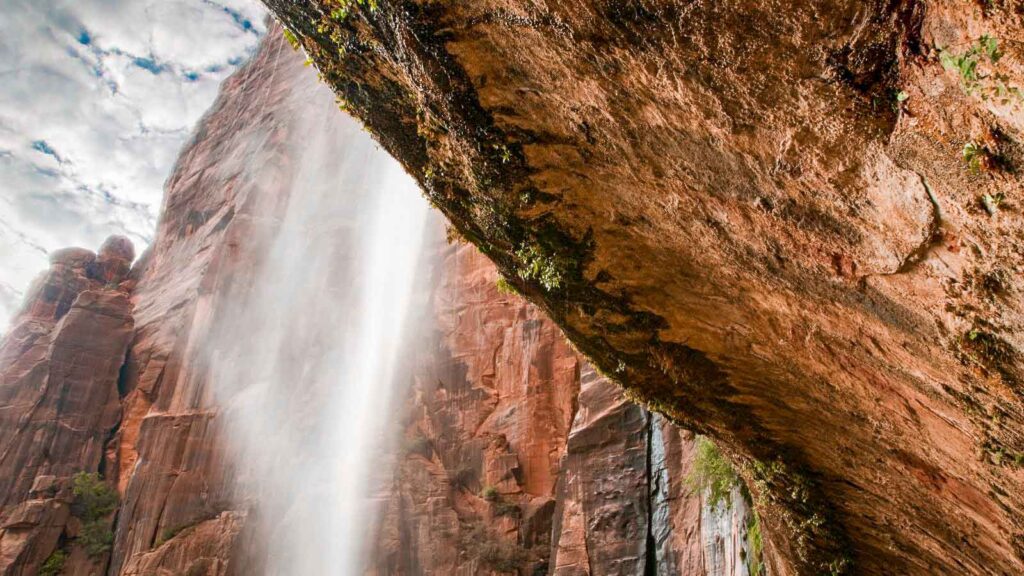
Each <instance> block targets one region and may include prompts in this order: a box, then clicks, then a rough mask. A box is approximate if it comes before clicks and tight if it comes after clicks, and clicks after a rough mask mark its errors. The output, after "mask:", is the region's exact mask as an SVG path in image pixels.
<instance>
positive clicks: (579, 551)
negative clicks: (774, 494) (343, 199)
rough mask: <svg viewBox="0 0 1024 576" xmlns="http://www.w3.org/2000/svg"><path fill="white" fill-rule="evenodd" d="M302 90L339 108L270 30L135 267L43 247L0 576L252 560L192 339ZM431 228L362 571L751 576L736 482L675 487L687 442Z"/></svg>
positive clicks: (231, 289)
mask: <svg viewBox="0 0 1024 576" xmlns="http://www.w3.org/2000/svg"><path fill="white" fill-rule="evenodd" d="M311 94H313V96H311ZM314 104H315V105H317V106H321V105H325V104H326V105H327V106H328V107H332V108H333V106H334V98H333V95H332V94H330V92H329V91H327V90H326V89H324V88H322V87H318V86H317V85H316V82H315V78H314V74H313V73H312V71H311V70H310V69H308V68H305V67H303V65H302V57H301V55H300V54H299V53H296V52H293V51H292V49H291V48H289V47H288V46H287V44H286V43H285V42H284V41H283V39H282V38H281V34H280V31H279V30H273V31H272V32H271V34H270V36H269V37H268V39H267V40H266V41H265V42H264V44H263V45H262V47H261V49H260V50H259V52H258V53H257V54H256V55H255V56H254V57H253V60H252V61H251V62H250V63H249V64H247V65H246V66H245V67H244V68H243V69H242V70H240V71H239V72H238V73H237V74H235V75H234V76H233V77H232V78H230V79H229V80H228V81H227V82H226V83H225V85H224V86H223V88H222V94H221V96H220V98H219V99H218V101H217V102H216V104H215V105H214V107H213V109H212V110H211V111H210V112H209V113H208V115H207V116H206V118H205V119H204V120H203V122H202V124H201V126H200V127H199V129H198V130H197V132H196V134H195V136H194V138H193V140H192V142H191V143H190V144H189V145H188V147H187V148H186V149H185V150H184V151H183V153H182V155H181V157H180V158H179V161H178V164H177V166H176V169H175V171H174V173H173V175H172V176H171V178H170V179H169V181H168V183H167V188H166V197H165V200H164V207H163V212H162V216H161V220H160V224H159V229H158V231H157V236H156V241H155V242H154V244H153V246H152V247H151V248H150V249H149V250H147V252H146V253H145V254H144V255H143V256H142V257H141V258H140V259H139V260H138V261H137V262H136V263H135V265H134V267H133V268H132V269H131V271H130V273H129V270H128V266H129V263H130V262H131V261H132V259H133V257H134V254H133V252H132V250H131V246H130V243H127V241H125V240H123V239H116V238H115V239H112V240H110V241H108V242H107V243H106V244H104V246H103V247H101V249H100V250H99V252H98V254H93V253H91V252H89V251H86V250H81V249H70V250H66V251H62V252H58V253H55V254H54V255H53V257H52V259H51V260H52V266H51V269H50V271H49V272H47V273H46V274H45V275H44V276H43V277H42V279H41V280H40V282H39V283H38V284H37V286H36V288H35V289H34V290H33V291H32V293H31V295H30V296H29V298H28V301H27V303H26V307H25V310H24V311H23V312H22V314H21V315H20V316H19V317H18V319H17V320H16V322H15V324H14V325H13V327H12V330H11V331H10V332H9V333H8V335H7V336H6V337H5V339H4V341H3V344H2V348H0V503H2V508H0V574H5V575H8V574H9V575H30V574H39V573H43V574H48V575H53V574H75V575H79V574H80V575H83V576H85V575H90V574H95V575H98V574H109V575H111V576H114V575H140V576H142V575H146V576H157V575H161V576H162V575H177V574H188V575H190V576H204V575H205V576H215V575H216V576H221V575H228V574H252V573H260V572H261V560H260V554H259V550H260V539H261V538H264V537H266V535H265V534H261V533H260V532H259V531H258V530H257V529H255V528H254V526H256V523H255V522H253V519H255V518H257V517H258V515H259V514H260V512H261V511H260V507H259V502H258V498H257V495H255V494H252V493H247V492H246V484H245V483H244V482H242V481H241V479H240V477H239V476H240V474H241V472H240V468H242V467H241V466H239V465H238V463H237V462H234V461H233V458H232V453H231V451H230V449H229V443H228V442H227V441H226V434H227V430H226V428H225V423H224V411H223V410H224V395H223V394H216V393H214V388H213V387H214V385H215V382H212V381H211V380H210V378H211V375H210V371H209V356H208V354H207V350H205V349H204V344H206V343H208V342H209V337H210V334H211V333H212V332H214V331H216V329H217V325H218V322H219V321H220V320H222V319H223V317H224V313H225V312H224V311H225V310H226V309H227V308H228V307H230V306H231V305H232V304H233V301H232V299H233V298H236V297H237V295H238V294H239V293H240V291H243V292H244V290H245V287H246V286H247V285H248V284H251V282H253V281H254V278H256V277H257V276H256V273H255V271H256V270H257V268H258V267H259V265H260V262H261V258H262V257H263V255H265V254H266V251H267V250H268V243H269V239H272V238H273V236H274V234H275V232H276V231H277V229H278V228H279V227H280V219H281V217H282V214H283V213H284V208H285V206H286V205H287V203H288V200H289V199H288V197H287V191H288V190H290V189H291V187H290V186H286V185H285V183H286V182H289V181H291V180H293V179H294V178H295V176H296V174H295V171H296V170H297V169H298V167H297V166H298V163H297V162H296V161H295V158H294V157H293V156H292V151H293V150H294V144H295V142H297V141H305V140H306V139H307V138H308V135H309V133H308V132H307V130H309V127H308V126H304V125H296V124H295V123H294V121H293V119H294V118H296V117H298V116H299V112H301V111H302V109H303V108H304V107H308V106H311V105H314ZM338 193H339V194H344V193H345V191H344V190H339V191H338ZM441 228H442V226H441V222H440V219H439V218H435V220H434V222H433V225H432V233H431V234H430V235H429V238H428V247H427V249H426V251H427V253H428V256H429V263H428V264H427V265H425V266H424V269H423V271H422V273H423V274H424V275H426V276H428V277H429V282H427V283H426V285H427V286H428V289H427V290H426V292H425V293H423V294H420V295H419V297H418V298H417V301H418V302H419V303H420V306H421V308H420V310H419V311H418V313H417V316H418V319H419V325H420V326H421V328H420V329H419V330H418V331H417V332H416V333H415V335H414V336H413V337H411V342H410V344H409V345H408V350H409V354H408V358H407V360H406V362H405V366H404V369H405V371H406V372H407V373H408V374H409V386H408V394H407V395H406V396H405V397H404V399H403V405H402V406H401V409H400V410H398V412H397V413H396V415H395V422H394V424H395V428H396V432H397V433H398V434H399V435H400V437H401V438H400V441H399V442H397V443H396V448H395V451H394V453H393V454H382V455H381V466H382V468H383V469H384V470H388V468H387V466H389V465H391V464H392V463H393V464H394V470H393V472H391V471H387V473H385V474H383V475H381V478H380V479H379V485H378V490H377V495H376V501H377V502H378V504H379V506H380V509H381V511H382V514H381V521H380V523H379V526H378V527H377V528H376V533H375V535H374V538H373V550H372V553H371V557H370V567H369V570H368V572H369V573H372V574H380V575H416V574H435V575H442V574H443V575H449V574H453V575H464V576H469V575H476V574H511V573H519V574H553V575H558V576H570V575H572V576H575V575H595V576H596V575H603V574H607V575H613V574H657V575H665V576H668V575H674V574H686V575H707V576H742V575H747V574H749V573H750V567H751V566H754V565H755V564H756V560H755V555H754V554H753V553H752V549H753V548H754V544H753V543H752V538H751V536H752V535H751V534H750V529H751V526H752V516H751V512H750V510H749V509H748V507H747V504H746V498H747V496H745V494H744V493H743V491H742V490H741V489H740V488H739V487H735V488H734V489H733V490H732V492H731V494H730V495H729V497H728V498H727V499H726V501H724V502H710V501H709V499H708V497H707V495H706V494H704V493H701V492H700V491H693V490H691V489H690V488H689V487H688V483H687V478H688V476H689V474H690V470H691V468H692V466H693V464H694V459H695V457H696V456H695V443H694V437H693V435H692V434H691V433H689V432H684V431H682V430H680V429H678V428H676V427H675V426H673V425H671V424H670V423H668V422H667V421H666V420H664V419H663V418H661V417H659V416H656V415H652V414H651V413H649V412H647V411H646V410H645V409H643V408H640V407H639V406H637V405H635V404H633V403H631V402H629V401H627V400H626V399H625V398H624V397H623V396H622V393H621V390H620V389H619V388H618V387H617V386H616V385H615V384H613V383H611V382H610V381H609V380H608V379H606V378H604V377H602V376H600V375H599V374H598V373H597V372H596V371H595V370H594V369H593V368H592V367H591V366H590V365H589V364H588V363H587V362H586V361H585V360H583V359H582V358H581V357H580V355H579V354H578V353H576V352H575V351H574V350H573V349H572V347H570V345H569V344H568V342H567V341H566V340H565V338H564V337H563V336H562V334H561V332H560V331H559V329H558V328H557V327H556V325H555V324H554V323H553V322H552V321H550V320H549V319H548V318H547V317H546V316H545V315H544V313H543V312H542V311H541V310H540V309H538V308H537V307H536V306H534V305H532V304H529V303H528V302H527V301H526V300H524V299H522V298H521V297H519V296H517V295H515V294H512V293H508V292H503V291H501V290H499V288H498V282H497V280H498V273H497V270H496V268H495V267H494V265H493V264H491V263H490V261H489V260H488V259H487V258H486V257H484V256H483V255H482V254H481V253H480V252H479V251H478V250H477V249H476V248H475V247H473V246H471V245H469V244H467V243H464V242H460V241H454V242H452V243H448V242H447V241H446V240H445V239H443V234H442V229H441ZM342 248H343V247H342ZM342 252H343V250H342ZM253 313H258V311H253ZM297 321H301V319H297ZM296 353H300V354H301V353H302V351H301V350H298V351H296ZM241 392H243V391H237V393H241ZM297 394H299V397H300V398H301V399H302V401H306V402H309V401H312V402H315V401H316V391H315V390H306V391H303V392H297ZM339 449H343V447H339ZM285 456H287V455H277V456H276V457H285ZM269 457H275V456H274V455H268V458H269ZM282 462H285V463H286V462H287V460H286V458H284V459H283V460H282ZM82 473H86V474H96V475H97V476H89V477H86V480H88V479H89V478H92V479H97V480H98V479H99V478H102V479H104V481H105V482H106V485H107V486H109V487H111V488H113V489H114V490H115V491H116V494H117V495H118V508H117V511H116V513H115V514H109V513H108V514H105V515H103V517H102V518H99V519H92V518H90V521H91V522H93V523H95V524H96V526H95V527H93V529H96V530H100V532H101V533H100V535H99V537H98V538H93V539H92V540H89V539H87V538H85V537H84V536H83V527H84V525H85V524H87V522H84V521H83V518H81V517H80V516H82V515H83V514H82V513H81V512H76V510H79V509H80V508H81V504H82V501H83V499H84V498H85V495H83V492H82V487H81V486H79V485H78V483H80V482H82V481H83V476H82ZM89 489H90V490H92V492H95V493H100V494H102V493H103V492H102V490H103V489H102V488H101V487H96V486H90V487H89ZM76 506H77V508H76ZM76 513H77V514H78V516H76ZM96 540H98V545H96V546H86V545H85V544H86V543H87V542H89V543H92V544H96V542H94V541H96ZM44 566H45V567H44Z"/></svg>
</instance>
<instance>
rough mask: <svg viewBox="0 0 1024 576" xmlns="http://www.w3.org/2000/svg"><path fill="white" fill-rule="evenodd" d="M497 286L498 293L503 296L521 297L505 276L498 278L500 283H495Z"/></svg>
mask: <svg viewBox="0 0 1024 576" xmlns="http://www.w3.org/2000/svg"><path fill="white" fill-rule="evenodd" d="M495 285H496V286H497V287H498V292H501V293H502V294H505V295H508V296H518V295H519V291H518V290H516V287H515V286H513V285H512V284H510V283H509V281H508V280H506V279H505V277H504V276H498V281H497V282H496V283H495Z"/></svg>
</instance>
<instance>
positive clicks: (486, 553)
mask: <svg viewBox="0 0 1024 576" xmlns="http://www.w3.org/2000/svg"><path fill="white" fill-rule="evenodd" d="M461 540H462V542H461V548H462V550H464V551H465V552H466V553H467V554H468V555H469V556H470V557H471V558H473V559H474V560H477V561H478V562H480V563H481V564H483V565H484V566H486V567H488V568H490V569H492V570H495V571H497V572H517V571H518V570H519V567H520V566H521V565H522V564H523V562H525V561H526V560H527V554H526V551H525V550H523V549H522V548H520V547H519V546H518V545H517V544H516V543H515V542H506V541H503V540H501V539H500V538H498V537H496V536H495V535H494V534H491V533H490V532H488V531H487V530H486V529H484V527H483V526H479V525H478V526H475V527H474V528H473V529H472V530H470V531H468V532H466V533H464V534H463V536H462V538H461Z"/></svg>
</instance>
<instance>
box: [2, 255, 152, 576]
mask: <svg viewBox="0 0 1024 576" xmlns="http://www.w3.org/2000/svg"><path fill="white" fill-rule="evenodd" d="M133 258H134V250H133V248H132V244H131V242H130V241H128V240H127V239H126V238H121V237H112V238H110V239H108V240H107V241H106V242H105V243H104V244H103V247H102V248H101V249H100V252H99V254H98V255H97V254H96V253H94V252H91V251H89V250H85V249H82V248H68V249H65V250H60V251H57V252H54V253H53V254H52V255H51V257H50V269H49V271H47V272H45V273H44V274H43V275H42V276H41V277H40V278H39V279H37V280H36V282H35V283H34V285H33V286H32V288H31V289H30V291H29V294H28V296H27V297H26V301H25V304H24V307H23V309H22V311H21V312H20V313H19V314H18V316H16V317H15V319H14V321H13V322H12V325H11V330H10V332H8V333H7V334H6V335H5V337H4V339H3V341H2V342H0V574H5V575H8V574H10V575H15V574H17V575H22V574H24V575H30V574H36V573H37V572H38V571H39V569H40V567H41V566H42V565H43V563H44V562H46V561H47V559H49V557H50V555H51V554H52V553H53V552H54V550H56V549H58V548H59V547H61V546H63V545H64V542H65V541H66V540H67V539H68V538H69V537H71V536H75V535H77V532H78V530H79V529H80V527H81V523H80V520H79V519H77V518H75V517H73V516H72V514H71V509H70V504H71V503H72V501H73V500H74V496H73V494H72V478H73V477H74V476H75V475H76V474H78V473H81V472H85V473H98V472H99V471H101V469H102V467H103V464H104V461H103V451H104V445H105V443H106V441H107V439H108V438H109V437H110V434H112V433H113V431H114V429H115V428H116V426H117V423H118V417H119V415H120V403H119V398H118V391H117V381H118V374H119V371H120V369H121V366H122V364H123V363H124V358H125V352H126V350H127V348H128V344H129V342H130V341H131V337H132V332H133V319H132V306H131V303H130V302H129V299H128V288H127V287H126V286H124V285H121V281H122V280H124V279H125V275H126V274H127V272H128V268H129V267H130V266H131V262H132V259H133ZM69 548H70V547H69ZM67 552H68V553H69V554H70V561H68V562H65V566H66V570H67V572H66V573H67V574H88V573H90V572H96V571H100V572H102V570H103V569H104V567H105V564H106V556H105V555H103V554H99V555H95V556H93V557H89V555H87V554H85V553H83V552H82V551H81V550H79V549H69V550H67Z"/></svg>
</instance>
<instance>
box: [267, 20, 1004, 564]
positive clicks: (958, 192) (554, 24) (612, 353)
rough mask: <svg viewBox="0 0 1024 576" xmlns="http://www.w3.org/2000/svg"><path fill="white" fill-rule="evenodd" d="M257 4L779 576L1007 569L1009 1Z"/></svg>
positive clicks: (463, 232)
mask: <svg viewBox="0 0 1024 576" xmlns="http://www.w3.org/2000/svg"><path fill="white" fill-rule="evenodd" d="M265 3H266V4H267V5H268V6H270V7H271V9H272V10H273V11H274V12H275V14H276V15H277V16H278V17H279V18H280V19H281V20H282V22H284V23H285V25H287V26H288V28H289V29H290V30H291V31H292V32H293V33H294V35H295V36H296V37H297V38H298V39H299V41H300V43H301V44H302V45H303V47H304V48H305V50H306V51H307V52H308V53H309V55H310V56H311V58H312V59H313V60H314V61H315V63H316V65H317V67H318V68H319V70H320V72H321V74H322V75H323V76H324V78H325V80H326V81H327V82H328V83H329V84H330V85H332V86H333V87H334V88H335V90H336V92H337V93H338V95H339V97H341V98H343V99H344V100H345V101H346V102H347V103H348V109H349V110H350V111H351V112H352V113H353V114H355V115H356V116H358V117H359V118H360V119H362V120H363V121H364V122H365V124H366V125H367V127H368V129H369V130H370V131H372V132H373V133H374V134H375V135H376V136H377V138H378V140H379V141H380V142H381V144H382V145H383V146H384V147H385V148H386V149H388V150H389V151H390V152H391V153H392V154H393V155H394V156H395V157H396V158H398V159H399V160H400V161H402V162H403V163H404V164H405V166H406V167H407V169H408V171H409V172H410V173H411V174H414V175H415V176H416V177H417V178H418V180H419V181H420V182H421V184H422V185H423V187H424V188H425V189H426V190H427V191H428V195H429V197H430V198H431V200H432V201H433V202H434V203H435V204H436V205H437V206H438V207H439V208H440V209H441V210H442V211H443V212H444V213H445V214H446V216H448V218H449V220H450V221H451V222H452V224H453V226H454V227H455V228H456V229H457V231H458V233H459V234H460V235H461V236H462V237H464V238H466V239H468V240H469V241H471V242H472V243H474V244H475V245H477V246H478V247H479V248H480V250H481V251H482V252H484V253H485V254H486V255H487V256H488V257H489V258H490V259H491V260H493V261H494V262H495V263H496V264H497V266H498V268H499V270H500V271H501V273H502V274H503V275H504V277H505V278H506V279H507V281H508V282H510V283H512V284H514V285H515V286H516V287H517V288H518V289H519V290H520V291H521V292H522V293H524V294H526V295H527V296H528V298H529V299H530V300H531V301H532V302H534V303H535V304H537V305H538V306H540V307H542V308H543V309H544V311H545V312H546V313H547V315H548V316H549V317H550V318H552V319H553V320H554V321H555V322H556V323H558V324H559V325H560V326H561V327H562V329H563V330H564V332H565V333H566V334H567V335H568V336H569V338H570V339H571V340H572V341H573V343H574V345H575V346H576V347H577V348H578V349H579V350H580V351H582V352H583V353H584V354H585V355H586V356H587V357H588V358H589V359H590V360H591V361H592V362H593V363H594V364H595V365H596V366H597V367H599V368H600V369H601V370H602V371H603V372H604V373H606V374H610V375H612V376H613V377H614V378H616V379H617V380H619V381H620V382H621V383H622V384H623V385H624V386H626V387H627V388H628V389H629V390H630V391H631V393H632V394H633V395H634V396H637V397H640V398H644V399H646V401H647V402H648V404H649V405H650V406H651V407H652V408H653V409H655V410H656V411H658V412H660V413H663V414H665V415H667V417H668V418H669V419H670V420H672V421H673V422H676V423H679V424H681V425H683V426H685V427H687V428H689V429H692V430H696V431H700V432H702V433H704V434H706V435H708V436H711V437H713V438H715V440H716V441H717V442H718V444H719V445H720V446H722V447H723V449H724V450H725V451H726V452H727V453H729V454H730V456H731V457H732V459H733V460H734V461H735V462H736V463H737V464H738V465H739V467H740V468H741V473H742V474H743V476H744V477H745V478H746V480H747V481H748V482H747V483H748V485H749V486H750V490H751V492H752V493H753V495H754V501H755V502H756V503H757V507H758V510H759V513H760V514H759V515H760V517H761V518H762V520H763V522H764V529H765V534H766V537H767V538H766V540H767V543H766V548H767V551H768V556H769V558H768V561H769V563H770V564H771V566H772V567H773V569H774V570H773V571H774V572H775V573H777V574H809V575H819V574H910V575H930V574H936V573H941V574H978V575H981V574H1020V573H1024V496H1022V495H1024V471H1022V468H1021V466H1022V463H1024V400H1022V388H1021V382H1022V375H1024V361H1022V358H1024V356H1022V347H1024V340H1022V334H1024V301H1022V299H1021V294H1022V290H1021V288H1022V284H1021V282H1020V274H1021V271H1022V270H1024V239H1022V237H1021V234H1020V231H1021V230H1022V229H1024V218H1022V212H1021V209H1020V201H1021V196H1020V195H1021V190H1022V189H1024V188H1022V180H1021V176H1020V174H1021V168H1022V167H1024V148H1022V144H1021V143H1022V142H1024V99H1022V96H1021V94H1022V92H1021V91H1022V90H1024V46H1022V44H1021V39H1022V30H1024V5H1022V4H1021V3H1020V2H1018V1H1009V0H992V1H987V0H986V1H976V0H930V1H923V0H904V1H895V2H890V1H881V0H868V1H864V0H722V1H709V0H615V1H611V0H567V1H561V2H544V1H542V0H453V1H450V2H436V1H430V0H398V1H394V2H347V3H345V4H347V5H350V8H351V9H350V10H347V11H341V12H339V11H336V10H335V7H336V6H337V5H338V4H339V2H337V1H336V0H266V1H265Z"/></svg>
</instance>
